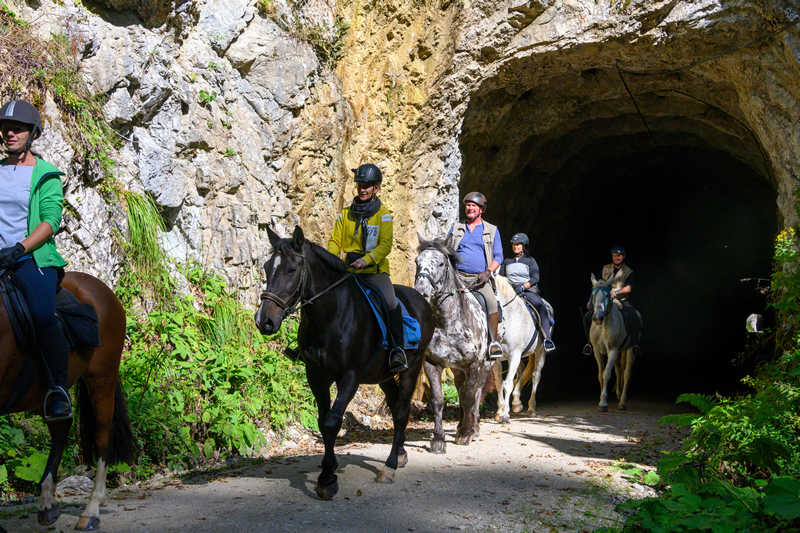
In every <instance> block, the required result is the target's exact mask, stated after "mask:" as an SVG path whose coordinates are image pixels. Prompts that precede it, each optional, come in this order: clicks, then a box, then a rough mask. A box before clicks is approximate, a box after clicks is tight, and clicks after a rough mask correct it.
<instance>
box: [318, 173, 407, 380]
mask: <svg viewBox="0 0 800 533" xmlns="http://www.w3.org/2000/svg"><path fill="white" fill-rule="evenodd" d="M353 172H354V173H355V182H356V185H357V187H358V195H357V196H356V197H355V198H353V202H352V203H351V204H350V206H349V207H345V208H344V209H343V210H342V212H341V213H340V214H339V218H337V219H336V223H335V224H334V225H333V232H332V234H331V238H330V240H329V241H328V251H329V252H330V253H332V254H333V255H335V256H338V255H339V252H344V254H345V259H344V261H345V263H346V264H347V266H348V267H350V268H351V269H353V270H355V273H356V275H357V276H359V277H360V278H362V279H364V280H366V281H367V282H369V283H371V284H372V285H374V286H375V287H376V288H377V289H378V290H379V291H381V293H382V294H383V297H384V298H385V299H386V304H387V306H388V307H389V331H390V333H391V335H389V340H390V345H391V351H390V352H389V364H390V366H391V369H392V372H401V371H403V370H405V369H406V368H408V365H407V362H406V354H405V352H404V351H403V315H402V309H401V308H400V306H399V305H397V298H395V294H394V286H393V285H392V280H391V279H389V260H388V259H387V257H386V256H388V255H389V252H391V251H392V237H393V233H394V229H393V228H394V226H393V224H392V212H391V211H389V209H387V208H386V206H385V205H383V204H382V203H381V201H380V200H379V199H378V196H377V194H378V192H380V190H381V182H382V181H383V174H381V170H380V169H379V168H378V167H377V166H375V165H371V164H367V165H361V166H360V167H358V168H357V169H354V170H353Z"/></svg>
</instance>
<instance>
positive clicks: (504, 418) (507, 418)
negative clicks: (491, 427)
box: [497, 415, 511, 424]
mask: <svg viewBox="0 0 800 533" xmlns="http://www.w3.org/2000/svg"><path fill="white" fill-rule="evenodd" d="M497 421H498V422H499V423H501V424H508V423H509V422H511V417H510V416H508V415H505V416H501V417H500V418H499V419H498V420H497Z"/></svg>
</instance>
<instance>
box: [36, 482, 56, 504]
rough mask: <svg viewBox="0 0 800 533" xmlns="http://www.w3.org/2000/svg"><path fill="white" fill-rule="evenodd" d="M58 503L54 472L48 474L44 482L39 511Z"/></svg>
mask: <svg viewBox="0 0 800 533" xmlns="http://www.w3.org/2000/svg"><path fill="white" fill-rule="evenodd" d="M55 503H56V484H55V482H54V480H53V474H47V477H46V478H44V481H43V482H42V493H41V494H40V495H39V512H43V511H47V510H48V509H50V508H51V507H53V504H55Z"/></svg>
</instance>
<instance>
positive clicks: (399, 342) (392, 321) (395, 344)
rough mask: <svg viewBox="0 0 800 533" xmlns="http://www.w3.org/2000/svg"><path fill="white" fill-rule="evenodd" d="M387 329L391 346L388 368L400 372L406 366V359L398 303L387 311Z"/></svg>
mask: <svg viewBox="0 0 800 533" xmlns="http://www.w3.org/2000/svg"><path fill="white" fill-rule="evenodd" d="M389 331H390V333H391V334H390V335H389V340H390V344H391V348H392V349H391V351H390V352H389V368H390V369H391V371H392V372H394V373H397V372H402V371H403V370H406V369H407V368H408V361H407V360H406V352H404V351H403V345H404V344H405V341H404V339H403V309H402V308H401V307H400V306H399V305H398V306H397V307H395V308H394V309H392V310H391V311H389Z"/></svg>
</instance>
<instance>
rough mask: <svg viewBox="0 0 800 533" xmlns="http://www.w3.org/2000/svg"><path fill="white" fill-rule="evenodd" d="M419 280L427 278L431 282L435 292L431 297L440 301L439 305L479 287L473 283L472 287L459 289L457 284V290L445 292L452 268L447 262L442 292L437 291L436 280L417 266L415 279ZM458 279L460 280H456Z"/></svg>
mask: <svg viewBox="0 0 800 533" xmlns="http://www.w3.org/2000/svg"><path fill="white" fill-rule="evenodd" d="M419 278H425V279H427V280H428V281H429V282H430V284H431V287H433V291H434V292H433V294H432V295H431V299H433V298H436V299H437V300H439V303H441V302H442V301H444V300H445V299H447V298H449V297H450V296H453V295H454V294H456V293H459V292H460V293H465V292H469V291H471V290H472V288H473V287H475V286H477V285H478V283H477V282H476V283H473V284H472V285H470V286H469V287H458V283H457V282H456V288H455V289H451V290H449V291H445V290H444V287H445V286H446V285H447V281H448V280H449V279H450V268H449V265H447V261H445V269H444V279H443V280H442V290H437V289H436V285H437V283H436V280H434V279H433V277H432V276H431V275H430V274H428V273H427V272H425V271H423V270H420V268H419V265H417V271H416V273H415V274H414V279H419ZM456 279H458V278H456Z"/></svg>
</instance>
